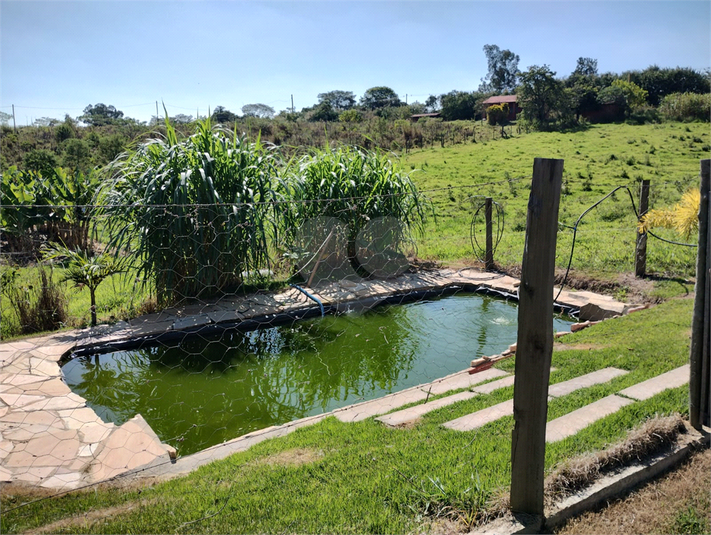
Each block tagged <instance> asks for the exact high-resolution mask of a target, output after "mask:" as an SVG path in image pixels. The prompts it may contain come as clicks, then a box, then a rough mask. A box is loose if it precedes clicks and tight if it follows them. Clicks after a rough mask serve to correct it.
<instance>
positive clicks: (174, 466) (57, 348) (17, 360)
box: [0, 269, 633, 490]
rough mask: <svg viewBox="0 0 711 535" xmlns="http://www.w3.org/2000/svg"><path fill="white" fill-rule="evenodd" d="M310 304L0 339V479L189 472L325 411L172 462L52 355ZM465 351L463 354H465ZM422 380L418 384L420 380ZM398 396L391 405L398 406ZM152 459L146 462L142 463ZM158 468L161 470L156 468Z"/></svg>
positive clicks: (433, 277)
mask: <svg viewBox="0 0 711 535" xmlns="http://www.w3.org/2000/svg"><path fill="white" fill-rule="evenodd" d="M464 287H466V288H467V289H488V290H493V291H495V292H503V293H506V294H509V295H516V293H517V287H518V280H517V279H514V278H512V277H508V276H505V275H499V274H492V273H482V272H478V271H476V270H474V269H465V270H460V271H454V270H449V269H444V270H438V271H431V272H423V273H416V274H405V275H402V276H400V277H398V278H397V279H393V280H386V281H377V280H376V281H366V280H363V281H358V282H354V281H340V282H334V283H329V284H323V285H320V286H318V287H315V288H311V289H310V290H311V293H313V294H314V295H315V296H316V297H317V298H319V299H320V300H321V301H322V302H323V304H324V305H325V306H335V307H336V308H341V307H342V308H347V307H350V306H357V305H358V304H361V305H362V304H363V303H366V306H372V304H374V303H377V302H378V301H379V300H382V299H385V298H387V297H390V296H407V295H408V294H410V293H412V292H417V291H429V290H442V289H446V288H464ZM559 302H560V303H562V304H564V305H566V306H569V307H572V308H575V309H579V310H580V319H581V321H582V320H587V319H589V320H598V319H603V318H607V317H613V316H617V315H622V314H624V313H626V311H627V310H629V309H630V308H632V307H633V305H626V304H624V303H619V302H617V301H615V300H614V299H612V298H611V297H607V296H600V295H597V294H594V293H591V292H582V291H581V292H576V291H567V290H564V291H563V292H562V294H561V297H560V300H559ZM314 307H315V304H314V303H313V302H312V301H310V300H309V299H308V298H307V297H306V296H304V295H303V294H302V293H300V292H299V291H297V290H296V289H293V288H292V289H289V290H288V291H285V292H282V293H280V294H254V295H251V296H245V297H239V296H234V297H231V298H229V299H221V300H219V301H216V302H214V303H210V304H203V305H190V306H184V307H178V308H172V309H167V310H164V311H162V312H160V313H158V314H151V315H147V316H143V317H140V318H137V319H134V320H131V321H130V322H119V323H117V324H115V325H112V326H107V325H103V326H99V327H97V328H94V329H84V330H77V331H70V332H62V333H55V334H52V335H48V336H42V337H37V338H31V339H25V340H21V341H14V342H7V343H3V344H0V483H3V482H5V483H8V482H14V483H24V484H29V485H34V486H40V487H45V488H50V489H58V490H60V489H61V490H67V489H72V488H77V487H79V486H83V485H87V484H92V483H96V482H100V481H105V480H107V479H110V478H112V477H115V476H119V475H122V474H127V473H129V472H132V471H136V470H142V471H144V472H146V473H157V472H156V471H163V472H164V473H168V472H170V471H171V470H172V471H174V472H175V473H177V472H178V471H179V470H183V469H187V470H191V469H194V468H195V467H197V466H199V465H201V464H205V463H206V462H210V461H212V460H215V459H217V458H221V457H222V456H226V455H229V454H230V453H231V452H234V451H239V450H240V448H243V447H248V446H247V444H253V443H255V442H256V441H259V440H263V439H266V438H269V437H273V436H280V435H281V434H284V433H287V432H290V430H292V429H294V428H296V427H299V426H302V425H310V424H311V423H315V422H316V421H319V420H321V419H323V417H325V416H327V415H322V416H318V417H312V418H306V419H303V420H299V421H297V422H292V423H289V424H285V425H283V426H278V427H275V428H269V429H265V430H262V431H260V432H257V433H251V434H249V435H246V436H245V437H240V438H238V439H235V440H233V441H229V442H227V443H225V444H222V445H218V446H215V447H213V448H209V449H208V450H205V452H200V453H198V454H195V455H194V456H189V458H184V460H183V459H179V460H178V462H177V463H176V462H175V460H174V456H175V450H174V449H173V448H172V447H171V446H169V445H167V444H162V443H161V441H160V440H159V438H158V437H157V436H156V435H155V433H154V432H153V431H152V430H151V428H150V426H149V425H148V424H147V423H146V422H145V420H144V419H143V418H142V417H141V416H140V415H136V416H135V417H133V418H132V419H131V420H129V421H127V422H125V423H124V424H123V425H121V426H115V425H114V424H111V423H106V422H103V421H102V420H101V419H100V418H99V417H98V416H97V415H96V413H95V412H94V411H93V410H92V409H91V408H89V407H87V405H86V401H85V400H84V399H83V398H81V397H79V396H77V395H76V394H73V393H72V392H71V391H70V390H69V388H68V387H67V385H66V383H65V382H64V380H63V377H62V372H61V369H60V361H61V360H62V359H64V358H67V357H68V356H69V355H71V353H72V352H73V351H75V350H76V349H78V348H81V347H87V346H90V347H91V346H100V345H108V344H111V343H117V342H122V341H126V340H133V339H137V338H146V337H151V336H156V335H160V334H161V333H165V332H169V331H172V332H176V331H183V332H191V331H196V330H197V329H199V328H201V327H204V326H207V325H215V324H219V323H234V322H241V321H245V320H250V319H253V318H264V317H266V316H267V315H274V314H291V315H293V316H298V315H300V314H302V313H306V312H307V311H309V310H312V309H313V308H314ZM471 357H472V356H471V355H468V356H467V357H466V358H465V359H464V361H463V362H468V361H469V360H470V359H471ZM489 372H490V373H489V374H488V375H485V373H487V372H482V373H480V374H476V375H474V376H470V375H469V374H468V373H467V371H466V370H465V371H463V372H461V373H459V374H454V375H452V376H449V377H447V378H445V379H442V380H439V381H435V382H433V383H430V384H428V385H422V386H421V387H416V388H414V389H410V390H409V391H406V392H404V393H398V394H392V395H391V396H386V397H385V398H382V399H381V400H378V401H376V402H366V403H364V404H359V405H358V406H353V407H349V408H344V409H340V410H338V411H334V412H333V414H334V415H335V416H336V417H338V418H339V419H341V420H343V421H358V420H361V419H363V418H368V417H371V416H376V415H381V414H384V413H386V412H389V411H391V410H392V409H393V408H397V407H399V406H402V404H403V403H410V402H413V401H422V400H424V399H426V398H427V397H428V396H431V395H438V394H441V393H445V392H447V391H450V390H454V389H461V388H470V387H471V386H473V385H475V384H476V383H477V382H481V381H484V380H486V379H484V377H488V378H489V379H491V378H494V377H495V376H496V374H497V373H498V374H503V372H499V371H498V370H494V369H492V370H490V371H489ZM425 387H426V388H425ZM398 403H399V405H398ZM151 467H153V468H152V469H151V470H148V469H149V468H151ZM158 467H160V468H158Z"/></svg>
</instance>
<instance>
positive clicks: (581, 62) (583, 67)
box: [573, 57, 597, 76]
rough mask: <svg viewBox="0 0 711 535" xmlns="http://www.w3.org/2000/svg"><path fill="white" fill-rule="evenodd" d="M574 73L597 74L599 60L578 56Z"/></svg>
mask: <svg viewBox="0 0 711 535" xmlns="http://www.w3.org/2000/svg"><path fill="white" fill-rule="evenodd" d="M573 74H579V75H581V76H597V60H596V59H593V58H582V57H580V58H578V64H577V65H576V66H575V70H574V71H573Z"/></svg>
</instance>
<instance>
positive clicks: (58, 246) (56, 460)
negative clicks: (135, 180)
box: [0, 196, 516, 491]
mask: <svg viewBox="0 0 711 535" xmlns="http://www.w3.org/2000/svg"><path fill="white" fill-rule="evenodd" d="M395 197H396V196H381V197H379V198H375V199H372V198H371V199H368V202H373V203H376V204H377V203H380V205H381V206H382V212H381V213H383V214H384V215H364V214H363V209H362V203H363V202H365V200H364V199H348V200H346V201H341V200H339V201H317V202H313V203H306V202H304V203H301V204H299V203H288V204H287V203H263V204H262V205H259V206H255V205H254V204H250V205H239V204H218V205H215V204H193V205H159V206H139V205H136V204H132V205H123V206H120V207H118V208H120V209H121V212H120V213H119V211H118V210H117V207H116V206H111V207H108V206H90V205H86V206H81V207H72V209H71V210H70V209H68V208H67V207H60V206H30V205H26V206H22V207H17V206H7V205H6V206H3V221H4V228H3V234H2V323H3V335H4V337H5V338H7V337H10V338H11V340H10V341H9V342H7V343H5V344H3V345H2V347H1V349H0V360H1V363H0V374H1V375H0V385H1V386H0V426H1V428H0V433H1V436H2V442H1V444H2V446H1V447H0V457H1V459H0V462H1V464H0V475H2V477H3V478H4V480H6V481H15V482H24V483H30V484H33V485H40V486H44V487H47V488H50V489H56V490H59V491H61V490H67V489H74V488H81V487H84V486H86V485H92V484H94V483H97V482H99V481H105V480H107V479H111V478H114V477H120V476H122V475H125V474H127V473H129V472H131V471H133V470H136V469H139V470H140V469H144V468H145V467H149V466H155V465H159V464H170V463H171V461H172V460H174V459H175V458H180V457H182V456H186V455H190V454H193V453H196V452H199V451H201V450H204V449H205V448H209V447H211V446H215V445H218V444H221V443H223V442H224V441H227V440H230V439H234V438H236V437H240V436H244V435H247V434H249V433H255V432H259V431H260V430H263V429H266V428H269V427H271V426H274V425H281V424H286V423H289V422H292V421H295V420H299V419H301V418H306V417H314V416H319V415H321V414H324V413H326V412H329V411H332V410H334V409H339V408H343V407H347V406H350V405H353V404H357V403H360V402H364V401H368V400H373V399H376V398H380V397H382V396H384V395H388V394H391V393H393V392H398V391H401V390H406V389H409V388H413V387H416V386H417V385H420V384H424V383H428V382H430V381H432V380H435V379H437V378H440V377H443V376H445V375H447V374H451V373H454V372H460V371H463V370H465V369H466V368H467V366H468V365H469V362H470V361H471V360H472V359H473V358H475V357H476V356H479V355H482V354H494V353H495V352H496V351H501V350H503V349H504V348H506V347H507V346H508V345H509V344H511V343H513V342H514V341H515V336H516V333H515V314H516V309H515V306H513V305H512V304H511V303H507V302H505V301H495V300H493V299H491V298H480V297H477V298H476V299H474V297H473V296H471V295H469V294H465V295H462V296H460V297H462V300H460V301H451V300H448V299H438V297H439V296H440V294H441V292H440V291H439V290H436V291H433V290H432V288H434V287H436V286H437V284H438V282H437V281H434V282H433V280H431V279H427V277H429V276H430V275H431V274H432V273H433V272H432V271H431V268H429V267H426V266H425V267H423V264H422V263H421V262H420V260H419V259H418V239H421V238H422V236H423V233H422V227H421V222H419V221H414V222H411V224H409V225H408V224H407V223H406V222H404V220H407V217H403V215H402V214H401V213H400V214H397V213H396V212H394V211H393V210H390V213H396V215H398V217H395V216H393V215H388V213H389V212H388V203H393V202H394V201H402V199H397V198H395ZM473 208H474V206H473V205H472V209H473ZM299 210H301V211H302V212H303V213H299ZM260 212H262V213H263V214H267V215H269V214H281V216H282V217H284V218H287V219H288V224H284V225H282V226H278V225H276V224H275V223H274V221H273V220H272V219H271V218H270V217H266V216H265V217H263V218H262V219H260V217H259V216H260ZM375 213H376V214H377V212H375ZM371 214H373V212H371ZM77 215H79V216H81V217H76V216H77ZM469 215H470V214H469ZM418 224H419V225H420V226H419V227H418ZM464 238H465V239H469V236H467V235H465V236H464ZM433 276H434V275H433ZM423 277H424V278H423ZM423 281H424V282H423ZM423 288H424V290H423ZM459 290H461V288H452V289H451V291H450V292H449V293H457V292H458V291H459ZM400 303H410V304H409V305H405V306H402V307H396V306H388V304H400ZM380 305H385V306H380ZM472 316H474V319H472ZM46 331H58V332H57V333H55V334H49V335H43V336H42V337H39V338H37V337H35V338H31V339H22V338H19V339H15V338H14V337H15V336H17V335H27V334H32V333H33V332H34V333H37V332H46ZM472 340H476V344H475V345H476V347H472Z"/></svg>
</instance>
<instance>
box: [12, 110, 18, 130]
mask: <svg viewBox="0 0 711 535" xmlns="http://www.w3.org/2000/svg"><path fill="white" fill-rule="evenodd" d="M12 129H13V130H14V131H15V133H16V134H17V123H15V105H14V104H13V105H12Z"/></svg>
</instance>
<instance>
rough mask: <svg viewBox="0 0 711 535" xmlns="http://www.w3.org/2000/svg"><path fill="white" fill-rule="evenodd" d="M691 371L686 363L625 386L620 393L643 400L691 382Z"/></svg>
mask: <svg viewBox="0 0 711 535" xmlns="http://www.w3.org/2000/svg"><path fill="white" fill-rule="evenodd" d="M690 372H691V370H690V368H689V365H688V364H684V365H683V366H681V367H679V368H676V369H674V370H671V371H669V372H666V373H663V374H661V375H657V376H656V377H652V378H651V379H647V380H646V381H642V382H641V383H637V384H636V385H632V386H630V387H629V388H625V389H624V390H621V391H620V392H619V393H620V394H622V395H623V396H627V397H628V398H632V399H636V400H639V401H643V400H645V399H649V398H651V397H652V396H655V395H657V394H659V393H660V392H663V391H664V390H668V389H669V388H677V387H679V386H682V385H685V384H686V383H688V382H689V374H690Z"/></svg>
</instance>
